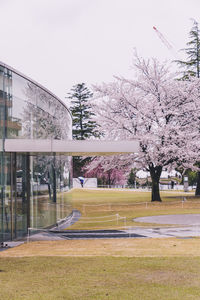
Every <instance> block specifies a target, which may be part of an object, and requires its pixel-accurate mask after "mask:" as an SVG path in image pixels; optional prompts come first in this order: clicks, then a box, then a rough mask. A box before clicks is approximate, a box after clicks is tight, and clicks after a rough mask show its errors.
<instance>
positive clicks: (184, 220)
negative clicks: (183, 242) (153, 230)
mask: <svg viewBox="0 0 200 300" xmlns="http://www.w3.org/2000/svg"><path fill="white" fill-rule="evenodd" d="M134 221H136V222H142V223H156V224H175V225H200V214H183V215H161V216H151V217H141V218H135V219H134Z"/></svg>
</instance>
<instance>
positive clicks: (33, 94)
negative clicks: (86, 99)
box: [22, 82, 70, 139]
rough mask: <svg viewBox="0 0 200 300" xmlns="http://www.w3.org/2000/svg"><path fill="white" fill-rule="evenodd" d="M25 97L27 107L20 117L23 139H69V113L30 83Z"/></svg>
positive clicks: (56, 101)
mask: <svg viewBox="0 0 200 300" xmlns="http://www.w3.org/2000/svg"><path fill="white" fill-rule="evenodd" d="M25 95H26V98H27V105H26V107H24V111H23V116H22V122H23V136H24V137H28V138H39V139H45V138H54V139H67V138H69V136H68V134H69V133H70V128H69V126H70V120H69V112H68V110H67V109H66V108H65V107H64V106H63V105H62V104H61V103H60V102H59V101H58V100H57V99H56V98H54V97H53V96H51V95H50V94H48V93H47V92H45V91H44V90H42V89H41V88H39V87H37V86H36V85H34V84H32V83H30V82H29V83H28V84H27V87H26V90H25Z"/></svg>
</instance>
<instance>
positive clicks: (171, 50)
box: [153, 26, 179, 59]
mask: <svg viewBox="0 0 200 300" xmlns="http://www.w3.org/2000/svg"><path fill="white" fill-rule="evenodd" d="M153 30H154V31H155V32H156V34H157V36H158V37H159V39H160V40H161V42H162V43H163V44H164V45H165V47H167V49H168V50H169V51H170V52H171V53H172V55H173V56H174V57H175V58H176V59H179V55H178V53H177V51H176V50H175V49H174V47H173V46H172V45H171V44H170V43H169V42H168V40H167V39H166V38H165V37H164V35H163V34H162V33H161V32H160V31H159V30H158V29H157V28H156V27H155V26H153Z"/></svg>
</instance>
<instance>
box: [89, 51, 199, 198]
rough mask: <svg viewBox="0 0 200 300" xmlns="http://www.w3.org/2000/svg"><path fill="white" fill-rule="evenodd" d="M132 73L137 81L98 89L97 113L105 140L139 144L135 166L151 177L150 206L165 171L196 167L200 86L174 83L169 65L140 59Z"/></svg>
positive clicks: (119, 81)
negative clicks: (164, 169) (133, 140)
mask: <svg viewBox="0 0 200 300" xmlns="http://www.w3.org/2000/svg"><path fill="white" fill-rule="evenodd" d="M134 68H135V70H136V77H135V78H134V79H125V78H122V77H115V79H116V80H115V81H114V82H112V83H108V84H106V83H104V84H102V85H100V86H95V87H94V91H95V99H98V98H100V99H101V101H100V100H99V99H98V101H97V100H96V101H95V102H94V104H93V107H94V111H95V114H97V116H98V122H99V124H103V128H104V130H105V134H106V138H107V139H121V140H125V139H127V140H131V139H135V138H137V139H138V140H139V141H140V151H139V152H138V153H137V154H135V155H134V156H132V161H133V162H134V164H135V166H136V167H137V168H138V169H141V168H142V169H145V170H147V171H149V172H150V174H151V179H152V201H161V198H160V193H159V179H160V175H161V172H162V169H163V168H168V169H170V168H174V167H176V166H177V165H180V164H181V165H184V166H188V165H190V166H193V164H194V162H195V159H196V155H197V149H198V145H197V138H196V137H197V135H198V130H197V127H199V120H198V115H199V109H200V105H199V103H198V102H199V80H195V79H193V80H191V81H190V82H188V81H177V80H174V75H173V74H171V73H170V71H169V68H168V67H167V66H166V65H163V64H160V63H159V62H158V61H157V60H156V59H152V60H144V59H141V58H139V57H138V56H137V55H136V57H135V62H134ZM122 164H123V162H122ZM129 165H131V164H129Z"/></svg>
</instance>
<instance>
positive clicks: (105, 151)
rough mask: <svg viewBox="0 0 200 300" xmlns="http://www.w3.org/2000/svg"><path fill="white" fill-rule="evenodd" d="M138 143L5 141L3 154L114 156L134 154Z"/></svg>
mask: <svg viewBox="0 0 200 300" xmlns="http://www.w3.org/2000/svg"><path fill="white" fill-rule="evenodd" d="M138 150H139V142H138V141H137V140H132V141H96V140H95V141H62V140H35V139H31V140H30V139H6V140H5V143H4V151H5V152H24V153H25V152H29V153H33V154H34V153H36V154H37V153H46V154H51V153H57V154H67V155H70V156H71V155H72V156H85V155H87V156H88V155H114V154H120V153H136V152H138Z"/></svg>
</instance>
